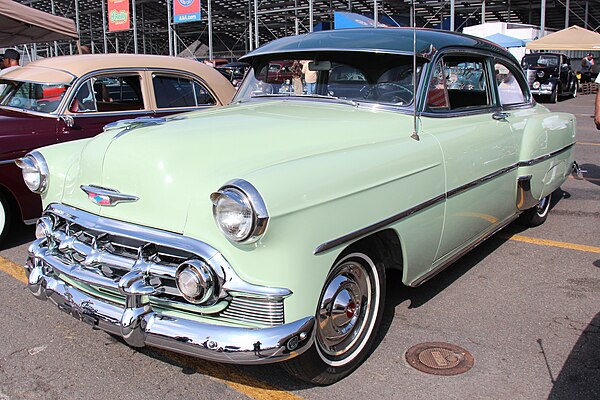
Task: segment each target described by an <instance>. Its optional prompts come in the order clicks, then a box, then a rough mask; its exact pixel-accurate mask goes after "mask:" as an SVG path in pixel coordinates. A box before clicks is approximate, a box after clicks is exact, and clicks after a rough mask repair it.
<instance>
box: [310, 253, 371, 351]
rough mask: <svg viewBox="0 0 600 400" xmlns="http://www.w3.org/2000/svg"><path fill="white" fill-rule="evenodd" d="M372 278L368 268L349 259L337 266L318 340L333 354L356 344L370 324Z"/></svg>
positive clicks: (323, 304)
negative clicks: (368, 323) (370, 278)
mask: <svg viewBox="0 0 600 400" xmlns="http://www.w3.org/2000/svg"><path fill="white" fill-rule="evenodd" d="M371 292H372V291H371V282H370V280H369V275H368V273H367V271H366V270H365V268H364V267H363V266H362V265H361V264H360V263H358V262H355V261H349V262H346V263H343V264H341V265H339V266H338V267H336V269H335V270H334V271H333V272H332V274H331V275H330V279H329V280H328V282H327V284H326V286H325V292H324V294H323V298H322V299H321V304H320V306H319V321H318V322H319V323H318V328H317V341H318V343H319V345H320V348H321V349H322V351H323V352H324V353H325V354H327V355H329V356H340V355H342V354H344V353H346V352H347V351H348V350H350V349H351V348H352V346H353V345H354V344H355V343H356V341H357V340H359V339H360V337H361V334H362V332H363V331H364V329H365V327H366V326H367V322H368V321H369V317H370V314H371V311H370V310H369V304H371V296H372V293H371Z"/></svg>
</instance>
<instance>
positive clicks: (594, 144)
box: [577, 142, 600, 146]
mask: <svg viewBox="0 0 600 400" xmlns="http://www.w3.org/2000/svg"><path fill="white" fill-rule="evenodd" d="M577 144H584V145H586V146H600V143H592V142H577Z"/></svg>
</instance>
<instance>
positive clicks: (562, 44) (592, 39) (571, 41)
mask: <svg viewBox="0 0 600 400" xmlns="http://www.w3.org/2000/svg"><path fill="white" fill-rule="evenodd" d="M525 47H527V48H528V49H530V50H596V51H598V50H600V34H599V33H597V32H593V31H590V30H587V29H584V28H581V27H579V26H577V25H573V26H571V27H570V28H566V29H563V30H562V31H558V32H554V33H551V34H550V35H548V36H544V37H543V38H541V39H538V40H534V41H532V42H529V43H527V45H526V46H525Z"/></svg>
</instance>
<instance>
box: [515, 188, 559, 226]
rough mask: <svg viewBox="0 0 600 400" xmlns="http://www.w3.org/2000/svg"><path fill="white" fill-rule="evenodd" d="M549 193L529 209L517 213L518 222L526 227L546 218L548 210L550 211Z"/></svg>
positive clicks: (536, 224) (539, 223)
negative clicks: (519, 213)
mask: <svg viewBox="0 0 600 400" xmlns="http://www.w3.org/2000/svg"><path fill="white" fill-rule="evenodd" d="M551 196H552V195H551V194H549V195H548V196H546V197H544V198H543V199H542V200H540V202H539V204H538V205H537V206H535V207H533V208H530V209H529V210H525V211H523V213H522V214H521V215H519V219H518V222H519V224H521V225H523V226H527V227H534V226H538V225H541V224H543V223H544V222H545V221H546V218H548V212H549V211H550V199H551Z"/></svg>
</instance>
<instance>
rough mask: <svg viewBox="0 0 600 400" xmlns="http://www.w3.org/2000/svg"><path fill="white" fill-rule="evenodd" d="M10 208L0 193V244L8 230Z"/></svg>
mask: <svg viewBox="0 0 600 400" xmlns="http://www.w3.org/2000/svg"><path fill="white" fill-rule="evenodd" d="M10 221H11V215H10V207H9V204H8V200H7V198H6V196H4V195H3V194H2V193H0V242H2V241H3V240H4V238H5V237H6V234H7V233H8V229H9V228H10Z"/></svg>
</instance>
